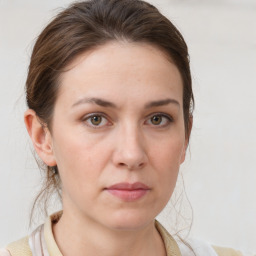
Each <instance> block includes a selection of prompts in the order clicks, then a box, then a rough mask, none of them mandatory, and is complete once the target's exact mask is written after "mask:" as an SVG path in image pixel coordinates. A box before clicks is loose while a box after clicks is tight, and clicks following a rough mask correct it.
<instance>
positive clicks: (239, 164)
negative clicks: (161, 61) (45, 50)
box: [0, 0, 256, 252]
mask: <svg viewBox="0 0 256 256" xmlns="http://www.w3.org/2000/svg"><path fill="white" fill-rule="evenodd" d="M70 2H71V1H68V0H63V1H61V0H44V1H38V0H36V1H35V0H22V1H21V0H0V120H1V121H0V124H1V125H0V246H4V245H5V244H6V243H8V242H10V241H13V240H14V239H18V238H20V237H22V236H24V235H25V234H27V232H28V220H29V209H30V207H31V203H32V199H33V197H34V195H35V194H36V191H37V190H38V188H39V187H38V185H39V183H40V175H39V172H38V171H37V170H36V167H35V164H34V160H33V157H32V154H31V151H30V146H29V140H28V136H27V134H26V131H25V127H24V125H23V112H24V110H25V105H24V101H25V100H24V93H23V87H24V83H25V79H26V72H27V66H28V61H29V56H30V53H31V49H32V46H33V43H34V40H35V38H36V36H37V35H38V33H39V32H40V31H41V30H42V28H43V27H44V25H45V24H46V23H47V22H48V21H49V19H50V18H51V17H52V16H53V15H54V14H56V13H57V12H58V9H56V8H57V7H65V6H66V5H67V4H68V3H70ZM151 2H152V3H153V4H155V5H157V6H158V7H159V8H160V9H161V10H162V12H163V13H164V14H166V15H167V16H168V17H169V18H170V19H171V20H172V21H173V22H174V24H176V25H177V27H178V28H179V29H180V30H181V32H182V33H183V35H184V37H185V39H186V41H187V43H188V46H189V49H190V55H191V67H192V74H193V82H194V93H195V98H196V110H195V113H194V128H193V132H192V138H191V145H190V154H188V156H187V160H186V163H185V164H184V165H183V167H182V171H183V174H184V180H185V187H186V190H187V194H188V196H189V199H190V201H191V204H192V207H193V209H194V225H193V229H192V232H191V236H194V237H197V238H200V239H203V240H206V241H209V242H210V243H212V244H218V245H224V246H231V247H234V248H237V249H244V250H254V252H255V251H256V217H255V216H256V167H255V162H256V134H255V133H256V2H255V0H240V1H238V0H218V1H217V0H208V1H207V0H205V1H203V0H201V1H200V0H176V1H175V0H161V1H156V0H155V1H153V0H152V1H151ZM162 220H163V221H164V222H165V223H166V225H167V226H168V225H171V223H170V221H168V217H165V218H162Z"/></svg>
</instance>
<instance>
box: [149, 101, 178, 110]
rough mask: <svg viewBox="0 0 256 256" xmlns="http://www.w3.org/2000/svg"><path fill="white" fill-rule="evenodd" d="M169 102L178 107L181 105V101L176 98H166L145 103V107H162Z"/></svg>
mask: <svg viewBox="0 0 256 256" xmlns="http://www.w3.org/2000/svg"><path fill="white" fill-rule="evenodd" d="M168 104H175V105H177V106H178V107H179V106H180V103H179V102H178V101H177V100H175V99H164V100H157V101H152V102H149V103H147V104H146V105H145V108H152V107H161V106H165V105H168Z"/></svg>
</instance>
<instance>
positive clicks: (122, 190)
mask: <svg viewBox="0 0 256 256" xmlns="http://www.w3.org/2000/svg"><path fill="white" fill-rule="evenodd" d="M105 190H106V191H107V192H109V193H110V194H111V195H113V196H115V197H117V198H119V199H121V200H124V201H128V202H131V201H136V200H138V199H140V198H142V197H143V196H145V195H146V194H147V193H148V192H149V191H150V188H149V187H148V186H147V185H145V184H144V183H141V182H135V183H127V182H122V183H117V184H114V185H112V186H110V187H107V188H105Z"/></svg>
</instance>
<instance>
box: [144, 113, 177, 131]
mask: <svg viewBox="0 0 256 256" xmlns="http://www.w3.org/2000/svg"><path fill="white" fill-rule="evenodd" d="M153 117H161V118H162V120H163V119H164V118H165V119H166V123H165V124H162V125H154V124H152V125H153V126H156V127H161V128H164V127H166V126H168V125H169V124H170V123H172V122H173V118H172V117H171V116H170V115H167V114H164V113H154V114H152V115H150V116H149V117H148V118H147V121H150V120H152V118H153ZM162 120H161V121H162Z"/></svg>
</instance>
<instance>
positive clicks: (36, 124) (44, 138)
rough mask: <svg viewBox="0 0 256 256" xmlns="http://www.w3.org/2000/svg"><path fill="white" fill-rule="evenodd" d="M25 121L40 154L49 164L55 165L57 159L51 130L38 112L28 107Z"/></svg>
mask: <svg viewBox="0 0 256 256" xmlns="http://www.w3.org/2000/svg"><path fill="white" fill-rule="evenodd" d="M24 122H25V125H26V128H27V131H28V134H29V136H30V138H31V141H32V143H33V146H34V148H35V150H36V152H37V154H38V156H39V157H40V158H41V159H42V160H43V162H44V163H45V164H46V165H48V166H55V165H56V160H55V156H54V152H53V147H52V137H51V134H50V131H49V130H48V128H47V127H46V126H44V125H43V124H42V123H41V122H40V120H39V118H38V117H37V115H36V113H35V111H34V110H32V109H28V110H27V111H26V112H25V114H24Z"/></svg>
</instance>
